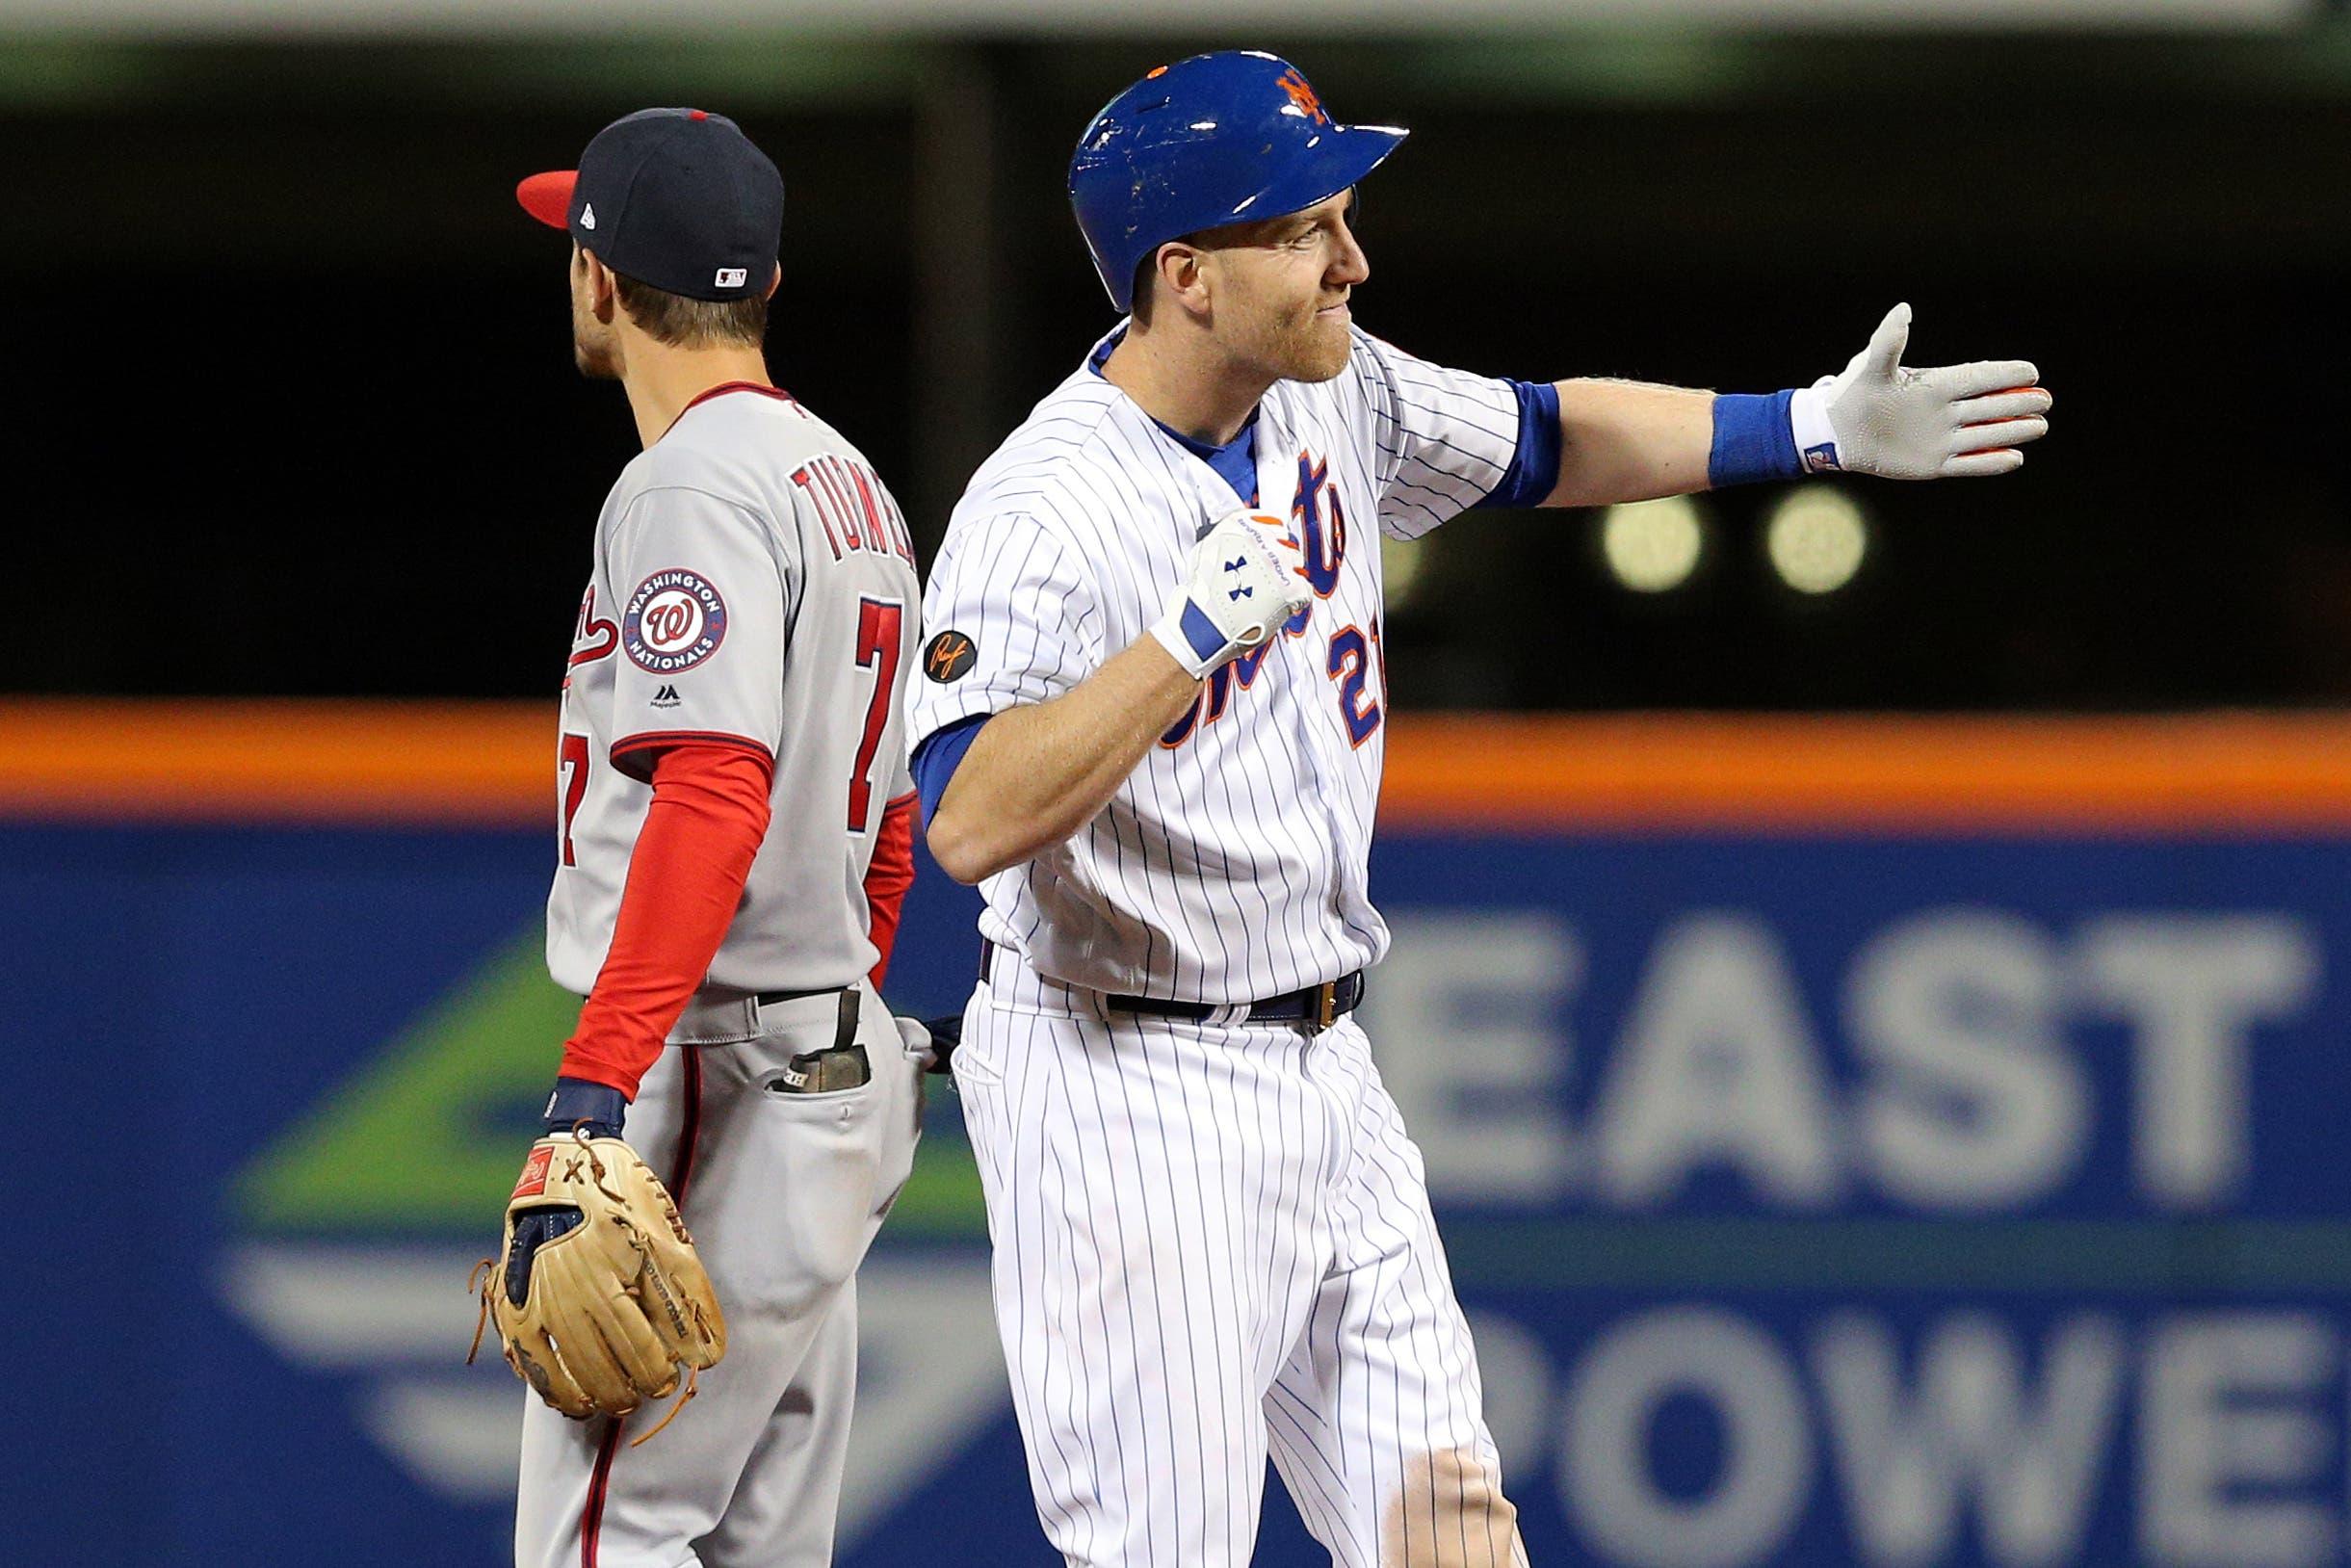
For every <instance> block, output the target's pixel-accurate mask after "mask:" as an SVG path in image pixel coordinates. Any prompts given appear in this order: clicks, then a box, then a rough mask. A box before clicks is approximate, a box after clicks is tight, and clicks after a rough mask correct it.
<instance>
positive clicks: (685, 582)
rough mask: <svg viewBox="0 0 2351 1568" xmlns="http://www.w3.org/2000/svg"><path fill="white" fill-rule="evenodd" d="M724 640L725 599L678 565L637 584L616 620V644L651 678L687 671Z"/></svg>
mask: <svg viewBox="0 0 2351 1568" xmlns="http://www.w3.org/2000/svg"><path fill="white" fill-rule="evenodd" d="M725 638H726V601H725V600H724V599H722V598H720V597H718V588H715V587H713V586H712V584H711V583H710V580H709V579H707V578H705V577H703V576H701V575H700V574H699V573H696V572H690V571H688V570H686V569H685V568H684V567H682V566H672V567H670V568H669V569H668V570H666V571H658V572H655V573H654V574H653V575H652V576H650V577H648V578H646V579H645V580H644V581H643V582H641V583H640V584H638V585H637V591H636V592H634V593H632V594H630V595H629V606H628V609H627V611H626V612H625V613H623V614H622V615H621V617H620V645H621V646H622V647H623V648H625V649H627V650H628V655H629V657H630V658H631V659H633V660H635V661H636V662H637V665H638V667H640V668H641V669H649V670H651V671H652V672H653V673H654V674H656V675H674V674H676V673H677V672H678V671H679V670H681V669H692V667H693V666H696V665H698V664H700V663H701V662H702V661H703V660H705V659H707V658H709V657H710V656H711V655H712V654H714V653H716V652H718V644H719V643H720V642H721V641H723V640H725Z"/></svg>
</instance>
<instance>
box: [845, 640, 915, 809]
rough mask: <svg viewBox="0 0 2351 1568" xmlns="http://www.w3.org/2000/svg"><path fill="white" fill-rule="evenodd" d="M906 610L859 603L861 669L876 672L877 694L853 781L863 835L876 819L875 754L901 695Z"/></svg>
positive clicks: (853, 804)
mask: <svg viewBox="0 0 2351 1568" xmlns="http://www.w3.org/2000/svg"><path fill="white" fill-rule="evenodd" d="M905 624H906V607H905V606H904V605H903V604H901V603H900V602H899V601H898V600H896V599H860V600H858V601H857V667H858V668H859V669H870V670H873V671H874V694H873V696H872V697H871V698H869V699H868V700H867V702H866V705H865V735H864V737H863V738H862V739H861V740H859V741H858V743H857V767H856V771H855V772H854V773H853V774H852V775H851V777H850V778H849V831H850V832H852V833H862V832H864V831H865V830H866V828H867V827H868V826H870V825H871V824H872V823H873V820H874V753H875V752H876V751H878V750H880V749H881V732H882V730H883V729H884V728H885V727H886V726H887V725H888V724H889V722H890V703H891V699H892V698H893V697H894V696H895V695H896V694H897V693H898V661H899V650H900V647H901V642H900V636H899V634H900V633H901V631H902V630H903V629H904V627H905Z"/></svg>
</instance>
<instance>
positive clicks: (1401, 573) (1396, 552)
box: [1379, 534, 1428, 611]
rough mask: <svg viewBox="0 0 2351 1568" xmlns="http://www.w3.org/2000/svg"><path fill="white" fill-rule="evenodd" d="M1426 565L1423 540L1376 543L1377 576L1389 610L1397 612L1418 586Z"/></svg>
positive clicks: (1381, 539) (1425, 550) (1426, 547)
mask: <svg viewBox="0 0 2351 1568" xmlns="http://www.w3.org/2000/svg"><path fill="white" fill-rule="evenodd" d="M1427 564H1428V541H1427V540H1426V539H1392V538H1390V537H1388V536H1386V535H1384V534H1383V535H1381V536H1380V539H1379V575H1380V582H1381V586H1382V587H1383V588H1385V589H1386V594H1385V597H1386V599H1387V602H1388V608H1389V609H1390V610H1392V611H1393V610H1398V609H1401V608H1402V607H1403V605H1404V603H1405V601H1406V600H1408V599H1410V598H1411V597H1412V595H1413V593H1414V591H1415V590H1416V589H1418V588H1420V586H1421V581H1422V578H1423V576H1424V570H1423V569H1424V567H1426V566H1427Z"/></svg>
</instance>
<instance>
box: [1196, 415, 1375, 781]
mask: <svg viewBox="0 0 2351 1568" xmlns="http://www.w3.org/2000/svg"><path fill="white" fill-rule="evenodd" d="M1290 526H1291V532H1292V533H1293V535H1295V536H1296V537H1297V538H1298V540H1299V544H1300V549H1301V550H1302V551H1303V553H1304V554H1305V557H1306V563H1305V564H1304V565H1303V566H1302V567H1300V568H1299V569H1300V570H1301V571H1303V572H1304V573H1305V574H1306V584H1307V586H1308V587H1309V588H1313V589H1314V590H1315V597H1316V598H1318V599H1327V598H1329V597H1330V596H1331V595H1332V594H1334V593H1336V592H1338V591H1339V581H1340V577H1341V575H1342V568H1343V567H1345V564H1346V550H1347V522H1346V508H1345V506H1344V505H1343V504H1342V503H1341V502H1340V499H1339V486H1338V485H1336V484H1334V483H1331V469H1330V464H1329V463H1327V462H1325V461H1324V460H1323V459H1321V458H1319V457H1316V456H1315V455H1314V454H1313V453H1312V452H1300V453H1299V454H1298V488H1297V494H1296V496H1295V498H1294V499H1293V501H1292V502H1291V506H1290ZM1234 564H1236V565H1237V564H1238V562H1235V563H1234ZM1230 569H1232V568H1231V567H1230V566H1228V567H1227V570H1230ZM1244 591H1245V590H1244ZM1313 614H1314V612H1313V611H1312V610H1311V609H1308V610H1301V611H1299V612H1298V613H1297V614H1295V615H1293V616H1292V617H1291V618H1290V619H1289V620H1288V621H1286V622H1284V623H1283V626H1282V631H1283V633H1284V634H1285V635H1286V636H1288V637H1290V638H1293V639H1303V638H1304V637H1305V636H1306V628H1307V622H1308V621H1309V619H1310V618H1311V617H1312V615H1313ZM1324 624H1325V625H1327V624H1328V622H1325V623H1324ZM1268 646H1270V644H1268ZM1266 653H1267V649H1266V648H1258V649H1256V650H1255V651H1253V652H1251V653H1248V654H1245V655H1243V656H1242V657H1241V658H1239V659H1236V660H1234V661H1233V662H1232V663H1230V664H1228V665H1224V666H1220V667H1218V668H1217V669H1216V671H1215V673H1214V674H1212V675H1210V676H1209V678H1208V680H1207V681H1206V682H1205V683H1203V690H1202V691H1201V693H1200V696H1199V698H1198V700H1196V701H1194V702H1193V703H1192V705H1191V707H1190V709H1189V711H1188V712H1186V713H1185V715H1184V717H1183V718H1181V719H1177V720H1176V721H1175V723H1174V724H1172V725H1170V726H1169V727H1168V728H1167V730H1166V731H1165V732H1164V733H1162V735H1161V736H1160V745H1163V746H1168V747H1174V746H1180V745H1183V744H1184V743H1185V742H1187V741H1189V740H1190V739H1191V738H1192V737H1193V736H1194V735H1196V734H1198V733H1199V732H1200V731H1201V730H1203V729H1205V728H1207V727H1208V726H1209V725H1211V724H1214V723H1215V722H1216V720H1218V719H1222V718H1223V717H1224V716H1225V713H1226V711H1227V710H1228V709H1230V708H1231V707H1232V706H1233V702H1234V698H1235V696H1236V695H1237V694H1238V693H1241V692H1246V691H1247V690H1249V688H1251V687H1253V686H1255V685H1256V684H1257V677H1258V675H1259V673H1260V672H1261V671H1262V670H1263V669H1264V667H1265V664H1266ZM1381 657H1382V654H1381V652H1380V649H1379V620H1378V618H1377V617H1376V616H1374V617H1373V619H1372V621H1371V636H1370V637H1369V638H1367V637H1366V636H1365V635H1364V632H1363V629H1362V628H1361V627H1359V626H1354V625H1348V626H1343V627H1341V628H1339V629H1338V630H1337V631H1334V632H1332V633H1331V636H1330V643H1329V646H1328V648H1327V650H1326V656H1325V658H1324V662H1323V668H1324V672H1325V673H1326V674H1328V675H1329V676H1330V678H1331V681H1332V682H1333V684H1334V685H1335V687H1336V693H1335V694H1336V695H1337V697H1338V700H1339V717H1340V719H1341V721H1342V722H1344V723H1345V725H1346V733H1347V741H1348V743H1349V744H1350V745H1355V746H1358V747H1360V746H1361V745H1363V744H1364V743H1365V742H1366V741H1369V740H1370V739H1371V737H1372V735H1373V734H1375V733H1377V731H1378V729H1379V726H1380V719H1381V712H1382V707H1383V700H1382V695H1381V693H1383V692H1384V691H1385V690H1386V685H1387V681H1386V666H1385V665H1384V664H1380V665H1379V666H1378V669H1377V671H1376V673H1377V675H1378V685H1377V687H1376V689H1375V688H1374V687H1373V685H1372V684H1371V683H1372V680H1373V676H1374V673H1375V671H1374V667H1373V666H1374V665H1375V663H1377V662H1378V661H1379V660H1380V659H1381Z"/></svg>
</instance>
